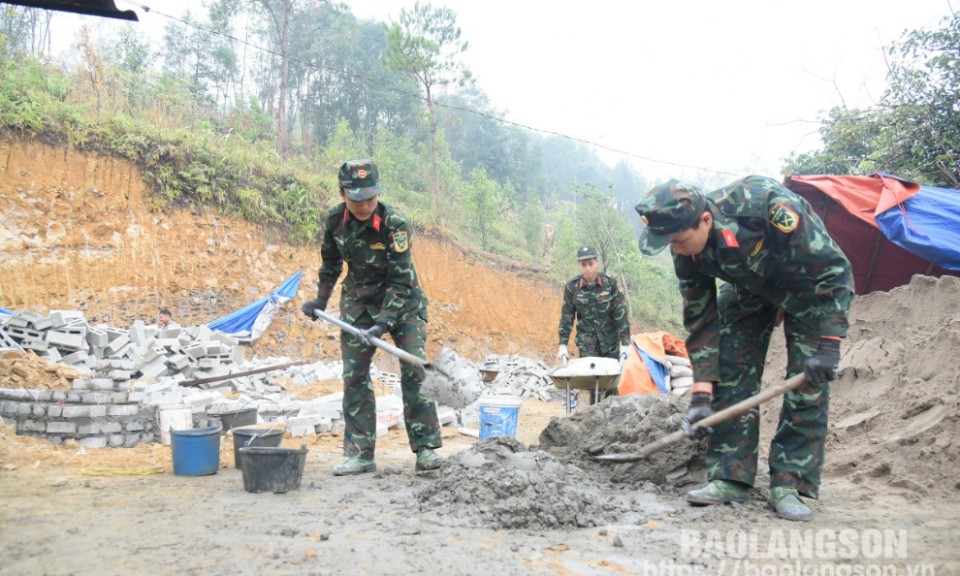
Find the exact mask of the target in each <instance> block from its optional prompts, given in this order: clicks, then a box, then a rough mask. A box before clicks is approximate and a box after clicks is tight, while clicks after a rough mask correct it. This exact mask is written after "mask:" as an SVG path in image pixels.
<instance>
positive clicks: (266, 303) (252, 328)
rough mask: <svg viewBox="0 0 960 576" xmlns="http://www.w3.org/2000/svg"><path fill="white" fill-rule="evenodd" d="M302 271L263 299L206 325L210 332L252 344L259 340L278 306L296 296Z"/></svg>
mask: <svg viewBox="0 0 960 576" xmlns="http://www.w3.org/2000/svg"><path fill="white" fill-rule="evenodd" d="M302 275H303V271H302V270H301V271H299V272H297V273H296V274H294V275H293V276H291V277H289V278H287V280H286V281H285V282H284V283H283V284H281V285H280V286H278V287H277V289H276V290H274V291H273V292H271V293H270V294H268V295H266V296H264V297H263V298H261V299H259V300H257V301H256V302H253V303H251V304H247V305H246V306H244V307H243V308H241V309H239V310H237V311H236V312H233V313H232V314H228V315H226V316H224V317H222V318H218V319H216V320H214V321H213V322H211V323H209V324H207V327H208V328H210V329H211V330H219V331H220V332H223V333H224V334H229V335H231V336H233V337H234V338H237V339H238V340H241V341H243V342H252V341H253V340H256V339H257V338H259V337H260V336H261V335H263V333H264V332H265V331H266V329H267V327H268V326H270V321H271V320H273V317H274V315H276V313H277V310H279V309H280V306H281V305H282V304H283V303H284V302H286V301H288V300H291V299H292V298H293V297H294V296H296V295H297V288H298V287H299V286H300V277H301V276H302Z"/></svg>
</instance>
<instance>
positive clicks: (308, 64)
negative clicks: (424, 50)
mask: <svg viewBox="0 0 960 576" xmlns="http://www.w3.org/2000/svg"><path fill="white" fill-rule="evenodd" d="M121 1H122V2H124V3H126V4H130V5H131V6H134V7H137V8H140V9H141V10H143V11H144V12H150V13H153V14H156V15H158V16H162V17H164V18H167V19H169V20H173V21H176V22H179V23H180V24H183V25H184V26H187V27H190V28H193V29H195V30H199V31H202V32H206V33H209V34H214V35H217V36H220V37H222V38H227V39H230V40H232V41H234V42H237V43H239V44H243V45H245V46H247V47H249V48H252V49H254V50H258V51H260V52H264V53H266V54H270V55H272V56H277V57H280V58H283V54H282V53H280V52H277V51H276V50H273V49H271V48H267V47H264V46H261V45H259V44H254V43H252V42H249V41H247V40H244V39H242V38H238V37H236V36H233V35H231V34H227V33H226V32H223V31H220V30H214V29H212V28H207V27H205V26H201V25H200V24H197V23H195V22H188V21H186V20H184V19H182V18H179V17H177V16H174V15H172V14H167V13H165V12H163V11H160V10H155V9H154V8H152V7H150V6H147V5H145V4H143V3H140V2H136V1H134V0H121ZM287 58H288V59H289V60H290V61H291V62H296V63H298V64H301V65H303V66H304V67H307V68H312V69H314V70H319V71H326V72H330V73H333V74H337V75H339V76H341V77H348V78H351V79H353V80H357V81H361V82H363V83H364V84H373V85H377V86H380V87H381V88H382V89H384V90H387V91H390V92H393V93H395V94H401V95H403V96H408V97H410V98H414V99H417V100H419V101H421V102H423V103H426V102H427V100H426V98H424V97H423V96H422V95H421V94H420V93H419V92H411V91H409V90H404V89H403V88H399V87H397V86H395V85H392V84H387V83H386V82H383V81H381V80H378V79H376V78H371V77H368V76H365V75H363V74H357V73H353V72H347V71H345V70H339V69H337V70H334V69H332V68H330V67H325V66H320V65H317V64H314V63H312V62H305V61H303V60H300V59H298V58H296V57H294V56H288V57H287ZM433 104H434V106H437V107H440V108H444V109H447V110H452V111H459V112H465V113H468V114H473V115H476V116H481V117H484V118H487V119H490V120H493V121H494V122H497V123H500V124H506V125H510V126H515V127H517V128H521V129H524V130H529V131H531V132H536V133H539V134H546V135H550V136H557V137H559V138H564V139H567V140H570V141H572V142H577V143H580V144H586V145H588V146H592V147H594V148H598V149H601V150H606V151H607V152H613V153H615V154H620V155H623V156H627V157H629V158H635V159H637V160H643V161H646V162H651V163H654V164H661V165H664V166H674V167H677V168H688V169H692V170H700V171H703V172H710V173H713V174H721V175H729V176H737V174H735V173H733V172H728V171H726V170H717V169H714V168H707V167H705V166H698V165H694V164H684V163H681V162H671V161H669V160H660V159H657V158H652V157H650V156H644V155H642V154H636V153H634V152H630V151H627V150H623V149H620V148H614V147H612V146H607V145H606V144H602V143H600V142H596V141H593V140H587V139H585V138H580V137H577V136H571V135H569V134H565V133H563V132H557V131H555V130H548V129H545V128H537V127H535V126H530V125H528V124H523V123H520V122H515V121H513V120H508V119H507V118H503V117H500V116H496V115H494V114H490V113H488V112H483V111H480V110H475V109H473V108H467V107H465V106H457V105H453V104H445V103H443V102H436V101H435V102H433Z"/></svg>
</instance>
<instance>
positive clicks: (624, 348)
mask: <svg viewBox="0 0 960 576" xmlns="http://www.w3.org/2000/svg"><path fill="white" fill-rule="evenodd" d="M628 356H630V345H629V344H623V345H621V346H620V366H623V363H624V362H626V360H627V357H628Z"/></svg>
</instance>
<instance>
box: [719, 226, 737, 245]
mask: <svg viewBox="0 0 960 576" xmlns="http://www.w3.org/2000/svg"><path fill="white" fill-rule="evenodd" d="M720 235H721V236H723V241H724V242H726V243H727V248H739V247H740V243H739V242H737V235H736V234H734V233H733V230H721V231H720Z"/></svg>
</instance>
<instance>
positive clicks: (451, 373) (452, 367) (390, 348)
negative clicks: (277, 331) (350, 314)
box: [313, 308, 483, 410]
mask: <svg viewBox="0 0 960 576" xmlns="http://www.w3.org/2000/svg"><path fill="white" fill-rule="evenodd" d="M313 313H314V314H316V315H317V316H318V317H319V318H323V319H324V320H326V321H327V322H330V323H331V324H333V325H335V326H338V327H340V329H341V330H343V331H345V332H349V333H350V334H353V335H354V336H359V335H360V332H362V330H361V329H359V328H357V327H356V326H353V325H351V324H348V323H346V322H344V321H343V320H341V319H339V318H337V317H336V316H331V315H330V314H327V313H326V312H323V311H322V310H320V309H319V308H316V309H314V311H313ZM370 343H371V344H373V345H374V346H376V347H377V348H379V349H381V350H383V351H384V352H386V353H388V354H391V355H393V356H396V357H397V358H399V359H400V360H402V361H404V362H406V363H407V364H412V365H414V366H421V367H423V368H424V370H426V372H427V376H426V379H425V380H424V381H423V385H422V386H421V388H420V392H421V393H422V394H423V395H424V396H427V397H428V398H431V399H433V400H436V401H437V402H439V403H440V404H443V405H444V406H450V407H451V408H455V409H458V410H459V409H461V408H466V407H467V406H469V405H470V404H472V403H473V402H475V401H476V400H477V398H479V397H480V394H481V393H482V391H483V381H482V379H481V377H480V370H479V369H478V368H477V367H476V366H474V365H473V364H471V363H470V361H469V360H467V359H466V358H463V357H462V356H460V355H458V354H456V353H455V352H453V351H452V350H449V349H446V348H445V349H444V350H442V351H441V352H440V356H439V357H438V359H437V362H433V363H431V362H425V361H423V360H421V359H420V358H417V357H416V356H414V355H413V354H411V353H409V352H407V351H406V350H401V349H400V348H397V347H396V346H394V345H393V344H390V343H389V342H385V341H383V340H381V339H380V338H370Z"/></svg>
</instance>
